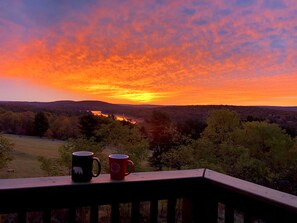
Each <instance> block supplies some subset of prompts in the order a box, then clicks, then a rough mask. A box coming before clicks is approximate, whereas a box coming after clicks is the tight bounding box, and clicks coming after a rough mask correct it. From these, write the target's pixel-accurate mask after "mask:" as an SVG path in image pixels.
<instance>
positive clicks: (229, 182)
mask: <svg viewBox="0 0 297 223" xmlns="http://www.w3.org/2000/svg"><path fill="white" fill-rule="evenodd" d="M204 178H205V179H207V180H209V181H210V182H212V183H214V184H218V185H219V186H220V187H225V188H228V189H229V190H232V191H234V192H237V193H240V194H243V195H247V196H249V197H251V198H257V199H258V200H262V201H267V202H269V203H275V204H279V205H281V206H287V207H290V209H294V210H295V211H296V212H297V196H295V195H292V194H288V193H284V192H281V191H278V190H274V189H271V188H268V187H265V186H261V185H259V184H255V183H252V182H248V181H245V180H241V179H238V178H235V177H231V176H228V175H225V174H222V173H218V172H215V171H212V170H208V169H206V170H205V174H204Z"/></svg>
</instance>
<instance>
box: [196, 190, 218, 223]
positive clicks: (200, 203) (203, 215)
mask: <svg viewBox="0 0 297 223" xmlns="http://www.w3.org/2000/svg"><path fill="white" fill-rule="evenodd" d="M213 196H215V195H210V194H208V192H207V191H206V192H203V193H200V194H199V196H198V197H195V199H196V200H197V203H196V202H195V203H196V204H195V208H196V210H194V211H195V212H196V213H197V214H196V216H195V218H196V219H195V221H196V222H208V223H216V222H217V220H218V201H217V200H215V199H214V198H213Z"/></svg>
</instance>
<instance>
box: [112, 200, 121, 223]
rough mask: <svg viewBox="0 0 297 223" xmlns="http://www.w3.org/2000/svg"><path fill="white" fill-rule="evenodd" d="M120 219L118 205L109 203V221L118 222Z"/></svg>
mask: <svg viewBox="0 0 297 223" xmlns="http://www.w3.org/2000/svg"><path fill="white" fill-rule="evenodd" d="M119 221H120V205H119V203H113V204H112V205H111V221H110V222H111V223H118V222H119Z"/></svg>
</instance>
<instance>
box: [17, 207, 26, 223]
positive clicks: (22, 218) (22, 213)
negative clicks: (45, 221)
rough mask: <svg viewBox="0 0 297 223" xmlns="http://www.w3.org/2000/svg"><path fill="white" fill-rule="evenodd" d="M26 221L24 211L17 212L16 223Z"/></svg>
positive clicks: (24, 222)
mask: <svg viewBox="0 0 297 223" xmlns="http://www.w3.org/2000/svg"><path fill="white" fill-rule="evenodd" d="M26 221H27V212H26V211H25V210H22V211H19V212H18V223H26Z"/></svg>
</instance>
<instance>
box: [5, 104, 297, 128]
mask: <svg viewBox="0 0 297 223" xmlns="http://www.w3.org/2000/svg"><path fill="white" fill-rule="evenodd" d="M1 107H2V108H3V109H7V110H12V111H39V110H46V111H58V112H64V111H66V112H81V111H88V110H99V111H102V112H103V113H106V114H117V115H124V116H127V117H131V118H136V119H142V120H143V119H146V118H149V117H150V115H151V113H152V112H153V111H154V110H159V111H163V112H166V113H167V114H168V115H169V116H170V117H171V118H172V120H174V121H183V120H186V119H197V120H200V121H205V120H206V118H207V116H208V115H209V113H210V112H211V111H212V110H214V109H221V108H225V109H230V110H233V111H236V112H237V113H238V114H239V115H240V117H241V119H243V120H246V119H247V118H248V117H254V118H258V119H263V120H266V119H268V120H272V121H274V122H277V123H283V122H285V121H290V122H292V121H294V123H295V121H296V125H297V107H278V106H232V105H189V106H161V105H129V104H112V103H107V102H102V101H91V100H89V101H54V102H24V101H0V108H1ZM295 119H296V120H295Z"/></svg>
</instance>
